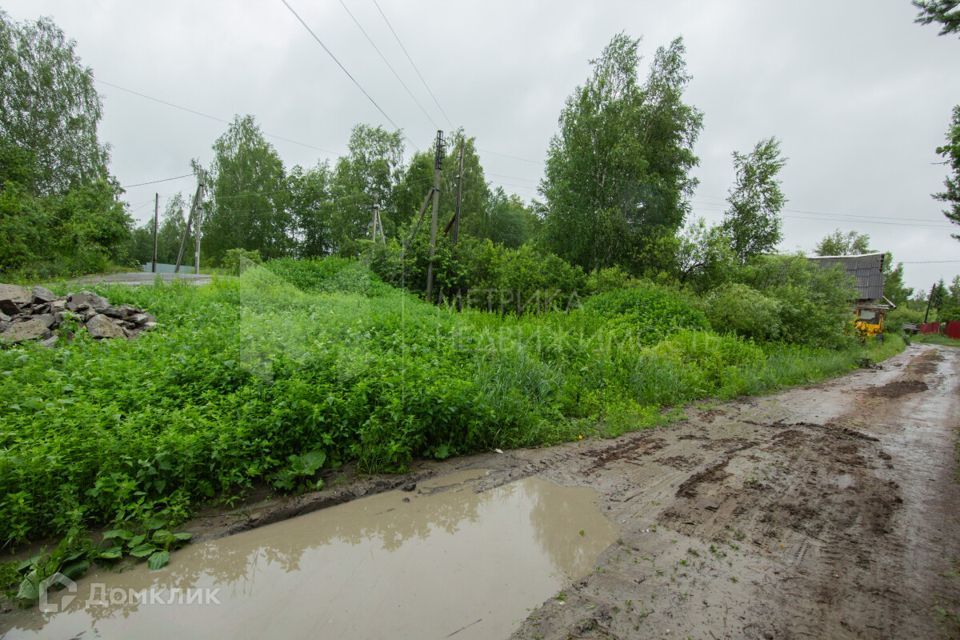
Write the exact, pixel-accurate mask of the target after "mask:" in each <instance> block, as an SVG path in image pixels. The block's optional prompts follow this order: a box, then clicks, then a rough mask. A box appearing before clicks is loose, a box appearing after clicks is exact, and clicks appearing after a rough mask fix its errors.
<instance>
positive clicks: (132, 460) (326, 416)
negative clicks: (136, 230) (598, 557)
mask: <svg viewBox="0 0 960 640" xmlns="http://www.w3.org/2000/svg"><path fill="white" fill-rule="evenodd" d="M335 266H336V265H335ZM300 269H301V265H296V264H290V263H287V264H284V265H282V266H281V267H280V268H277V269H276V271H279V272H284V271H285V273H284V275H285V276H286V277H289V278H290V279H291V280H293V281H294V282H298V283H299V284H300V287H297V286H294V285H293V284H291V282H288V281H287V280H286V279H285V278H284V277H281V276H280V275H277V273H275V272H274V271H271V270H270V269H267V268H256V269H251V270H248V271H247V272H245V273H244V274H243V275H242V276H240V277H239V278H229V279H222V280H220V279H218V280H215V282H214V284H212V285H210V286H206V287H192V286H188V285H181V284H178V283H174V284H172V285H162V284H157V285H154V286H146V287H139V288H128V287H118V286H100V287H97V290H98V291H99V292H101V293H103V294H105V295H107V296H108V297H109V298H110V300H111V301H112V302H114V303H124V302H126V303H132V304H136V305H139V306H141V307H144V308H146V309H148V310H149V311H150V312H152V313H154V314H155V315H156V316H157V318H158V320H159V322H160V327H159V328H158V329H157V330H155V331H153V332H149V333H145V334H142V335H141V336H140V337H139V338H137V339H136V340H131V341H124V340H118V341H112V342H94V341H92V340H90V339H88V338H86V337H84V336H85V334H80V335H79V337H78V338H77V339H76V340H74V341H72V342H70V343H69V344H66V345H65V346H62V347H58V348H56V349H45V348H43V347H40V346H39V345H26V346H23V347H18V348H12V349H6V350H3V351H0V404H2V406H3V407H4V420H3V424H2V426H0V539H2V540H3V541H4V542H5V543H6V544H7V545H15V544H17V543H21V542H24V541H29V540H36V539H38V538H40V537H43V536H48V535H53V536H66V535H68V534H71V535H72V534H75V533H76V531H78V530H82V529H84V528H87V527H92V526H98V525H104V524H112V525H115V526H124V527H126V526H127V525H129V524H130V523H133V525H137V526H142V525H143V523H146V522H151V521H155V520H156V519H157V518H158V517H160V518H162V519H163V520H164V522H166V523H167V524H169V525H170V526H174V525H175V524H176V523H177V522H179V521H182V520H184V519H185V518H186V517H187V516H188V514H189V513H190V512H191V511H192V510H193V509H195V508H196V507H197V506H198V505H199V504H201V503H203V502H205V501H209V500H213V499H226V498H229V497H231V496H238V495H242V494H243V493H244V492H245V491H247V490H248V489H250V488H251V487H254V486H256V485H260V484H268V485H271V486H273V487H275V488H277V489H278V490H284V491H286V490H296V489H300V488H307V487H314V486H316V472H317V471H318V470H319V469H321V468H336V467H338V466H340V465H342V464H344V463H348V462H351V463H357V464H358V465H359V467H360V468H361V469H363V470H369V471H399V470H403V469H404V468H406V466H407V465H409V463H410V462H411V461H412V460H413V459H414V458H417V457H436V458H445V457H448V456H452V455H459V454H466V453H470V452H476V451H483V450H489V449H492V448H495V447H496V448H501V449H505V448H512V447H521V446H535V445H549V444H553V443H558V442H562V441H566V440H572V439H577V438H580V437H585V436H587V437H589V436H613V435H618V434H620V433H623V432H626V431H631V430H636V429H640V428H644V427H649V426H652V425H655V424H661V423H663V422H666V421H669V420H670V419H672V418H673V417H675V416H677V415H678V413H679V411H680V409H679V408H680V407H682V406H683V405H684V404H685V403H689V402H691V401H694V400H698V399H702V398H711V397H712V398H718V399H727V398H732V397H736V396H738V395H744V394H759V393H768V392H771V391H773V390H776V389H778V388H781V387H784V386H788V385H795V384H807V383H811V382H816V381H818V380H822V379H824V378H827V377H829V376H834V375H837V374H840V373H843V372H845V371H849V370H851V369H853V368H855V367H856V363H857V361H858V360H859V359H860V358H861V357H863V356H864V353H865V352H866V353H867V354H868V355H869V357H871V358H873V359H874V360H880V359H882V358H883V357H886V356H887V355H890V354H892V353H895V352H896V351H898V350H899V349H901V348H902V346H903V344H902V342H901V341H899V339H896V338H893V339H888V340H887V342H886V343H883V344H874V345H871V346H869V347H865V348H861V347H854V348H850V349H847V350H840V351H837V350H827V349H813V348H807V347H800V346H796V345H793V346H791V345H783V344H768V345H763V346H759V345H757V344H754V343H752V342H749V341H745V340H743V339H740V338H736V337H733V336H721V335H717V334H715V333H712V332H710V331H709V330H708V329H706V328H705V325H704V324H703V322H702V319H701V316H700V315H699V314H698V313H695V312H693V311H690V310H687V309H685V308H684V307H683V306H682V305H681V304H680V303H675V302H669V303H667V302H664V301H661V302H660V303H662V304H663V305H664V308H665V309H667V310H668V312H665V313H664V314H661V315H657V316H651V315H650V314H646V315H643V316H642V317H641V316H640V315H637V314H636V313H635V312H633V311H631V310H630V309H631V307H630V305H626V306H624V305H623V304H621V303H622V302H623V299H622V296H623V294H620V293H616V294H614V296H613V298H614V300H613V301H614V302H616V303H617V304H615V305H613V306H612V307H611V306H610V305H604V304H603V298H600V299H599V302H597V303H594V304H592V305H589V304H588V305H586V307H585V308H582V309H579V310H576V311H573V312H571V313H565V312H555V313H546V314H543V315H540V316H524V317H520V318H517V317H513V316H508V317H500V316H497V315H494V314H489V313H484V312H479V311H468V312H464V313H462V314H456V313H453V312H451V311H449V310H446V309H442V308H437V307H434V306H431V305H428V304H425V303H423V302H421V301H419V300H418V299H416V298H415V297H413V296H411V295H409V294H406V293H402V292H400V291H398V290H396V289H393V288H391V287H389V286H387V285H384V284H383V283H381V282H379V281H378V280H377V279H376V278H375V277H373V276H371V275H370V273H369V272H367V271H366V270H365V269H363V268H362V267H360V266H359V265H356V264H340V265H339V266H337V268H329V269H328V271H329V273H327V272H325V273H323V274H320V275H319V276H318V275H317V274H316V273H313V272H310V271H309V270H308V271H307V272H303V273H301V272H300ZM636 295H638V296H648V295H651V294H650V292H649V291H646V292H644V291H639V292H638V293H636ZM645 299H646V298H645ZM660 303H658V304H660ZM631 314H632V315H631ZM641 323H642V325H641ZM131 526H132V525H131Z"/></svg>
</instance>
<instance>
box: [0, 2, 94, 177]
mask: <svg viewBox="0 0 960 640" xmlns="http://www.w3.org/2000/svg"><path fill="white" fill-rule="evenodd" d="M75 49H76V43H75V42H74V41H73V40H68V39H67V38H66V36H65V35H64V33H63V31H61V30H60V28H59V27H57V25H55V24H54V23H53V22H52V21H51V20H50V19H49V18H40V19H39V20H37V21H36V22H24V23H21V24H17V23H15V22H13V21H11V20H10V18H9V17H8V16H7V14H5V13H3V12H2V11H0V138H3V139H4V140H5V141H6V142H7V144H9V145H11V146H12V147H14V148H15V149H18V150H20V152H21V153H23V154H26V156H27V157H28V158H29V164H30V165H31V167H30V168H31V170H30V175H31V178H32V180H31V184H30V185H29V188H30V191H32V192H34V193H37V194H41V195H50V194H56V193H64V192H65V191H67V190H68V189H69V188H70V187H73V186H78V185H81V184H89V183H91V182H94V181H96V180H98V179H106V178H107V177H108V175H107V169H106V166H107V160H108V154H107V149H106V147H104V146H103V145H101V144H100V142H99V139H98V138H97V124H98V123H99V122H100V116H101V113H102V106H101V103H100V96H98V95H97V92H96V89H95V88H94V86H93V71H92V70H91V69H90V68H89V67H85V66H84V65H83V63H82V62H81V61H80V58H79V57H78V56H77V54H76V51H75Z"/></svg>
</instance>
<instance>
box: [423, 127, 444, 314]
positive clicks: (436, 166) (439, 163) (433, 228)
mask: <svg viewBox="0 0 960 640" xmlns="http://www.w3.org/2000/svg"><path fill="white" fill-rule="evenodd" d="M442 169H443V131H437V149H436V153H435V155H434V158H433V211H432V212H431V214H430V259H429V261H428V262H427V300H429V301H431V302H433V257H434V255H435V254H436V252H437V216H438V215H439V210H440V177H441V174H442V171H441V170H442Z"/></svg>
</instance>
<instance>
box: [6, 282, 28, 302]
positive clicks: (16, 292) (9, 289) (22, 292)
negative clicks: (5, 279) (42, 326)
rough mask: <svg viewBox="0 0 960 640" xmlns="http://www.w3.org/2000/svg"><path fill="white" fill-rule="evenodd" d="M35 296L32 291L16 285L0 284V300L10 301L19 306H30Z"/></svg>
mask: <svg viewBox="0 0 960 640" xmlns="http://www.w3.org/2000/svg"><path fill="white" fill-rule="evenodd" d="M32 299H33V296H32V295H31V293H30V289H27V288H26V287H21V286H19V285H15V284H0V300H8V301H10V302H13V303H15V304H17V305H25V304H30V301H31V300H32Z"/></svg>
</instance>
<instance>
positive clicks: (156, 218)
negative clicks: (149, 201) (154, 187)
mask: <svg viewBox="0 0 960 640" xmlns="http://www.w3.org/2000/svg"><path fill="white" fill-rule="evenodd" d="M154 196H155V199H154V201H153V268H151V269H150V271H151V273H156V272H157V236H158V234H159V232H160V194H159V193H156V194H154Z"/></svg>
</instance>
